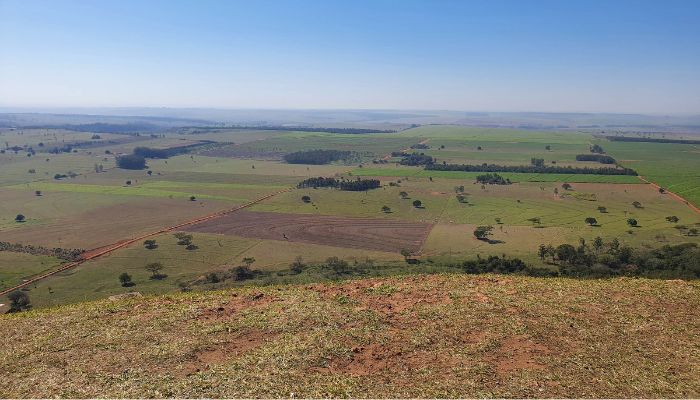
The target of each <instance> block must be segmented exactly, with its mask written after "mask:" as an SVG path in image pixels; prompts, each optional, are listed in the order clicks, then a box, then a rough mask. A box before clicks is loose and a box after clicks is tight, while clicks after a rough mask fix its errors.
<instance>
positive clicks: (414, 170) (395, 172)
mask: <svg viewBox="0 0 700 400" xmlns="http://www.w3.org/2000/svg"><path fill="white" fill-rule="evenodd" d="M483 174H484V172H463V171H426V170H424V169H423V168H422V167H405V166H395V167H394V166H387V167H381V168H367V167H363V168H355V169H353V170H352V175H354V176H367V177H371V176H387V177H416V178H428V177H433V178H444V179H455V180H457V179H459V180H469V181H471V182H474V180H475V179H476V177H477V176H479V175H483ZM498 174H499V175H501V176H503V177H504V178H507V179H510V180H511V182H570V183H574V182H575V183H630V184H631V183H642V181H640V180H639V179H638V178H637V177H636V176H629V175H591V174H534V173H519V172H499V173H498Z"/></svg>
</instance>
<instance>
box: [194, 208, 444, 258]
mask: <svg viewBox="0 0 700 400" xmlns="http://www.w3.org/2000/svg"><path fill="white" fill-rule="evenodd" d="M186 229H187V230H188V231H190V232H205V233H220V234H225V235H235V236H242V237H249V238H258V239H272V240H288V241H290V242H302V243H313V244H322V245H331V246H337V247H349V248H358V249H368V250H379V251H392V252H398V251H400V250H402V249H410V250H414V251H415V250H419V249H420V248H421V247H422V245H423V242H424V241H425V239H426V238H427V236H428V234H429V233H430V230H431V229H432V225H430V224H424V223H417V222H407V221H397V220H390V219H376V218H347V217H335V216H314V215H304V214H283V213H272V212H248V211H245V212H238V213H236V214H235V215H229V216H224V217H222V218H218V219H216V220H211V221H206V222H203V223H200V224H196V225H192V226H191V227H188V228H186ZM285 237H286V238H285Z"/></svg>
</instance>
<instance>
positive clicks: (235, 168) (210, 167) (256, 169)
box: [148, 155, 349, 184]
mask: <svg viewBox="0 0 700 400" xmlns="http://www.w3.org/2000/svg"><path fill="white" fill-rule="evenodd" d="M148 165H149V167H150V169H151V170H153V172H154V173H157V172H162V173H165V174H167V173H171V172H197V173H215V174H221V173H224V174H235V175H253V176H259V181H260V183H262V184H264V183H266V178H265V176H268V175H272V176H297V177H309V176H328V175H331V176H332V175H335V174H340V173H343V172H346V171H347V170H348V169H349V167H347V166H342V165H301V164H287V163H283V162H277V161H262V160H245V159H234V158H224V157H206V156H200V155H182V156H177V157H172V158H169V159H167V160H148Z"/></svg>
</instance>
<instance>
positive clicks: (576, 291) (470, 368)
mask: <svg viewBox="0 0 700 400" xmlns="http://www.w3.org/2000/svg"><path fill="white" fill-rule="evenodd" d="M699 289H700V286H698V283H697V282H692V281H691V282H684V281H662V280H649V279H627V278H619V279H600V280H585V281H584V280H574V279H563V278H551V279H542V278H527V277H501V276H495V275H485V276H476V277H475V276H465V275H433V276H411V277H397V278H383V279H367V280H361V281H348V282H343V283H338V284H313V285H303V286H281V287H280V286H278V287H274V286H273V287H251V288H239V289H236V290H229V291H220V292H206V293H182V294H177V295H170V296H158V297H153V296H144V297H143V298H125V299H121V300H114V301H110V300H105V301H102V302H95V303H87V304H81V305H76V306H71V307H61V308H57V309H52V310H38V311H31V312H27V313H20V314H14V315H7V316H0V326H3V328H5V330H4V331H3V335H4V337H5V338H6V341H5V344H4V345H3V346H0V375H2V376H3V377H7V379H6V380H7V382H8V384H7V385H0V397H7V398H10V397H15V398H16V397H32V398H36V397H71V398H94V397H132V398H137V397H139V398H140V397H149V398H150V397H153V398H155V397H168V398H202V397H211V398H219V397H221V398H223V397H228V398H279V397H285V398H290V397H300V398H341V397H342V398H348V397H350V398H385V397H391V398H417V397H419V398H463V397H500V398H562V397H567V398H569V397H577V398H613V397H614V398H660V397H664V398H695V397H697V396H698V394H700V383H699V382H698V380H697V379H696V377H697V376H698V371H699V370H698V365H700V363H699V362H698V360H700V353H699V352H698V350H697V349H698V339H697V338H698V337H699V336H698V332H700V325H698V321H700V318H699V317H700V315H699V314H698V310H700V307H699V306H700V297H698V290H699ZM482 296H483V297H482ZM480 298H481V299H488V300H487V301H486V302H482V301H480Z"/></svg>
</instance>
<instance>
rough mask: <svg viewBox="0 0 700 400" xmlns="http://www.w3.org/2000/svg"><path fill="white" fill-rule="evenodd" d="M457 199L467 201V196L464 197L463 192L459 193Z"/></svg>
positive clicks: (462, 201)
mask: <svg viewBox="0 0 700 400" xmlns="http://www.w3.org/2000/svg"><path fill="white" fill-rule="evenodd" d="M457 201H458V202H460V203H464V202H465V201H466V197H464V195H463V194H458V195H457Z"/></svg>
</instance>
